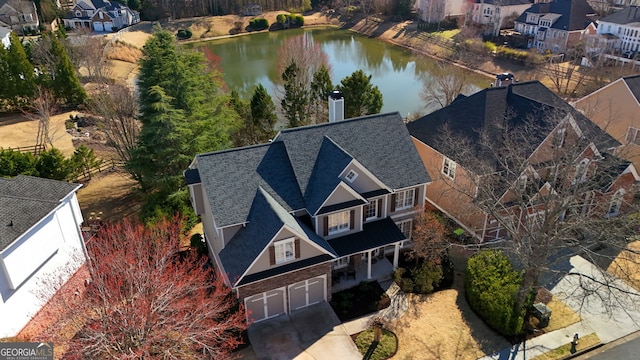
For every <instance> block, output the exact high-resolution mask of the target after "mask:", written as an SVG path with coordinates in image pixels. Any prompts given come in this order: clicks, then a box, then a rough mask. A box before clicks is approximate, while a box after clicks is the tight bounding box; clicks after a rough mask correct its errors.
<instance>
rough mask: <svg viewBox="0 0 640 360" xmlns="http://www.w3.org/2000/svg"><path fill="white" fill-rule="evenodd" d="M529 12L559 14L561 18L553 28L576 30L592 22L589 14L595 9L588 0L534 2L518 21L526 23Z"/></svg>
mask: <svg viewBox="0 0 640 360" xmlns="http://www.w3.org/2000/svg"><path fill="white" fill-rule="evenodd" d="M527 13H536V14H559V15H561V16H560V18H559V19H558V20H556V21H555V22H554V23H553V24H552V25H551V28H552V29H560V30H567V31H574V30H583V29H584V28H586V27H587V25H589V23H591V20H590V19H589V17H588V16H587V15H590V14H593V13H595V11H594V10H593V8H592V7H591V5H589V3H588V2H587V1H586V0H556V1H552V2H549V3H538V4H533V5H532V6H531V7H530V8H528V9H527V10H525V12H523V13H522V14H521V15H520V16H519V17H518V19H517V20H516V21H517V22H520V23H526V22H527Z"/></svg>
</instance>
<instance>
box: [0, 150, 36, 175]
mask: <svg viewBox="0 0 640 360" xmlns="http://www.w3.org/2000/svg"><path fill="white" fill-rule="evenodd" d="M20 174H23V175H35V176H37V175H38V172H37V171H36V158H35V157H34V156H33V155H32V154H31V153H27V152H25V153H21V152H19V151H15V150H11V149H6V150H5V149H2V148H0V177H14V176H18V175H20Z"/></svg>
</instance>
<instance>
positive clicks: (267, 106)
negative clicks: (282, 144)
mask: <svg viewBox="0 0 640 360" xmlns="http://www.w3.org/2000/svg"><path fill="white" fill-rule="evenodd" d="M251 119H252V121H253V129H254V134H255V141H256V143H257V144H259V143H264V142H267V141H269V140H270V139H272V138H273V136H274V135H275V133H276V131H275V129H274V126H275V125H276V121H277V120H278V117H277V116H276V106H275V104H274V103H273V100H272V99H271V96H270V95H269V93H268V92H267V89H265V88H264V86H262V84H258V86H257V87H256V90H255V91H254V93H253V96H252V97H251Z"/></svg>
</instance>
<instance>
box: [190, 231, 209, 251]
mask: <svg viewBox="0 0 640 360" xmlns="http://www.w3.org/2000/svg"><path fill="white" fill-rule="evenodd" d="M189 245H190V246H191V248H193V249H194V250H196V251H197V252H198V254H201V255H204V254H206V253H207V244H205V243H204V239H203V238H202V235H201V234H193V235H191V239H190V242H189Z"/></svg>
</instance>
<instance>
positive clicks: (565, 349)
mask: <svg viewBox="0 0 640 360" xmlns="http://www.w3.org/2000/svg"><path fill="white" fill-rule="evenodd" d="M599 343H600V338H598V335H596V334H595V333H591V334H589V335H587V336H583V337H581V338H580V339H579V341H578V345H577V346H576V349H575V350H576V352H577V351H581V350H584V349H587V348H589V347H591V346H594V345H597V344H599ZM569 355H571V343H569V344H566V345H562V346H560V347H559V348H556V349H553V350H551V351H548V352H546V353H544V354H542V355H538V356H536V357H534V358H533V360H555V359H564V358H566V357H567V356H569Z"/></svg>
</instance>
